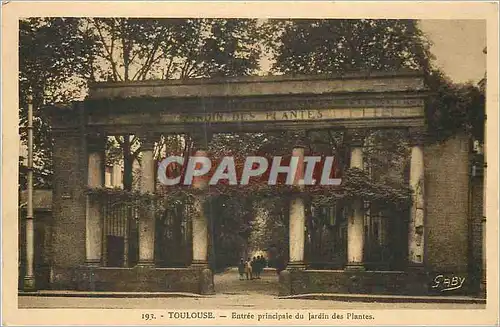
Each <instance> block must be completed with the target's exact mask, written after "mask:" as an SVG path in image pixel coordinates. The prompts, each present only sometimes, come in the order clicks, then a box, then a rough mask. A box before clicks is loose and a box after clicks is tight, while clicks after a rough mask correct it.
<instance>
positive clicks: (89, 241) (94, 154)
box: [85, 136, 105, 266]
mask: <svg viewBox="0 0 500 327" xmlns="http://www.w3.org/2000/svg"><path fill="white" fill-rule="evenodd" d="M104 146H105V138H104V136H92V137H88V138H87V157H88V159H87V160H88V166H87V172H88V173H87V186H88V187H89V188H91V189H92V188H100V187H103V185H104ZM102 238H103V235H102V221H101V207H100V204H99V202H98V201H97V199H95V198H91V197H90V196H87V211H86V220H85V263H86V265H89V266H100V265H101V256H102V244H103V243H102Z"/></svg>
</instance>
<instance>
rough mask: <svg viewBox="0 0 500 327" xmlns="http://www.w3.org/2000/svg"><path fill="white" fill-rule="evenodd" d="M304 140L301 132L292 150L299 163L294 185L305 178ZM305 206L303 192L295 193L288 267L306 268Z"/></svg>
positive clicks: (294, 166) (290, 225)
mask: <svg viewBox="0 0 500 327" xmlns="http://www.w3.org/2000/svg"><path fill="white" fill-rule="evenodd" d="M304 141H305V136H304V135H303V134H300V135H299V136H298V139H297V141H296V145H295V147H294V149H293V152H292V157H296V158H298V161H297V164H296V165H292V164H290V167H291V168H292V171H293V170H295V171H296V173H295V179H294V185H296V186H298V187H299V190H302V189H303V186H299V184H298V181H299V180H301V179H303V178H304ZM305 219H306V217H305V206H304V198H303V196H302V195H301V194H294V195H292V198H291V200H290V221H289V233H290V235H289V242H290V256H289V257H290V258H289V262H288V267H287V268H289V269H290V268H295V269H305V264H304V242H305V235H304V234H305Z"/></svg>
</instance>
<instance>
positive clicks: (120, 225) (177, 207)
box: [89, 189, 192, 268]
mask: <svg viewBox="0 0 500 327" xmlns="http://www.w3.org/2000/svg"><path fill="white" fill-rule="evenodd" d="M89 199H90V202H91V205H99V207H100V215H101V226H102V252H101V253H102V262H101V264H102V266H105V267H125V268H126V267H133V266H135V265H136V264H137V262H138V260H139V221H140V219H141V210H143V208H144V207H145V205H144V201H145V200H146V201H153V206H152V208H153V210H154V219H155V264H156V266H159V267H179V266H187V265H189V264H190V263H191V252H192V249H191V246H192V245H191V244H192V241H191V222H190V219H189V216H190V213H189V211H188V210H186V206H184V205H183V204H182V203H180V202H179V201H168V200H166V199H164V198H162V197H159V196H151V195H149V196H144V195H141V194H138V193H133V192H125V191H123V190H119V189H100V190H95V191H94V190H93V191H91V194H90V197H89Z"/></svg>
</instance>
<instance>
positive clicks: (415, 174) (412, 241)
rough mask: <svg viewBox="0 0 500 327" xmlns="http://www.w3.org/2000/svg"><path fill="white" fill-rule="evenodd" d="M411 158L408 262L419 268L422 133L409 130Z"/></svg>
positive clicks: (421, 255)
mask: <svg viewBox="0 0 500 327" xmlns="http://www.w3.org/2000/svg"><path fill="white" fill-rule="evenodd" d="M410 144H411V160H410V188H411V189H412V190H413V192H414V193H413V204H412V207H411V212H410V222H409V226H408V228H409V231H408V264H409V266H410V267H412V268H414V267H416V268H420V267H423V264H424V221H425V217H424V213H425V211H424V210H425V203H424V149H423V133H422V131H420V130H411V131H410Z"/></svg>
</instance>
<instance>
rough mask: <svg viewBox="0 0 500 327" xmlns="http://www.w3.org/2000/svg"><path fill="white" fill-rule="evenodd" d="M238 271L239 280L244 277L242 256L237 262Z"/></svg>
mask: <svg viewBox="0 0 500 327" xmlns="http://www.w3.org/2000/svg"><path fill="white" fill-rule="evenodd" d="M238 273H239V274H240V280H244V279H245V261H244V260H243V258H241V259H240V263H239V264H238Z"/></svg>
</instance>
